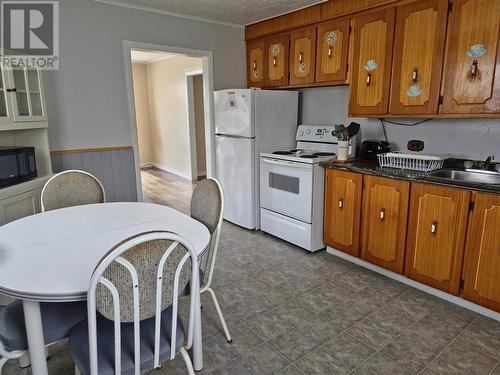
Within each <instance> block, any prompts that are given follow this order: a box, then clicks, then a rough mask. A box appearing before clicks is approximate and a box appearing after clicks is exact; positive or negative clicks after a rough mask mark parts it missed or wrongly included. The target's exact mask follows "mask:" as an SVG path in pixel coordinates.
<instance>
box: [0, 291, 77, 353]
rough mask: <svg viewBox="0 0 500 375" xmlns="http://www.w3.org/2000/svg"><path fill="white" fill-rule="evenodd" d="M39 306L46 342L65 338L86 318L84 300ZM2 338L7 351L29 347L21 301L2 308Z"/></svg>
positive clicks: (0, 324) (0, 335)
mask: <svg viewBox="0 0 500 375" xmlns="http://www.w3.org/2000/svg"><path fill="white" fill-rule="evenodd" d="M40 309H41V312H42V323H43V333H44V335H45V344H52V343H55V342H58V341H61V340H64V339H65V338H67V337H68V336H69V332H70V331H71V329H72V328H73V327H74V326H75V325H76V324H78V323H80V322H81V321H83V320H86V319H87V303H86V302H85V301H83V302H68V303H62V302H61V303H59V302H58V303H42V304H40ZM0 341H2V343H3V344H4V346H5V348H6V349H7V350H8V351H14V350H27V349H28V340H27V338H26V327H25V324H24V312H23V304H22V302H21V301H14V302H12V303H11V304H9V305H7V306H5V307H4V308H3V309H2V310H1V311H0Z"/></svg>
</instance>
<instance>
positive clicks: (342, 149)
mask: <svg viewBox="0 0 500 375" xmlns="http://www.w3.org/2000/svg"><path fill="white" fill-rule="evenodd" d="M348 153H349V141H338V144H337V159H338V160H341V161H344V160H347V155H348Z"/></svg>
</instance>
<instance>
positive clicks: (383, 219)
mask: <svg viewBox="0 0 500 375" xmlns="http://www.w3.org/2000/svg"><path fill="white" fill-rule="evenodd" d="M409 199H410V183H409V182H408V181H401V180H393V179H389V178H384V177H376V176H365V177H364V190H363V216H362V224H361V227H362V244H361V254H362V255H361V256H362V258H363V259H365V260H367V261H368V262H370V263H373V264H376V265H378V266H381V267H384V268H386V269H389V270H391V271H393V272H396V273H400V274H401V273H403V265H404V256H405V244H406V225H407V218H408V205H409Z"/></svg>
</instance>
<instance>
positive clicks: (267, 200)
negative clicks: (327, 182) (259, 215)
mask: <svg viewBox="0 0 500 375" xmlns="http://www.w3.org/2000/svg"><path fill="white" fill-rule="evenodd" d="M312 185H313V165H312V164H305V163H296V162H291V161H285V160H278V159H271V158H265V157H262V158H261V159H260V206H261V207H263V208H266V209H268V210H271V211H274V212H277V213H280V214H283V215H286V216H289V217H292V218H295V219H297V220H301V221H303V222H306V223H311V216H312Z"/></svg>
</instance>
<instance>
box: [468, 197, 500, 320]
mask: <svg viewBox="0 0 500 375" xmlns="http://www.w3.org/2000/svg"><path fill="white" fill-rule="evenodd" d="M464 281H465V283H464V291H463V297H464V298H465V299H468V300H470V301H473V302H476V303H478V304H480V305H483V306H485V307H487V308H490V309H493V310H496V311H500V195H495V194H484V193H477V194H475V197H474V210H473V212H472V215H471V218H470V222H469V231H468V238H467V248H466V259H465V268H464Z"/></svg>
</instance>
